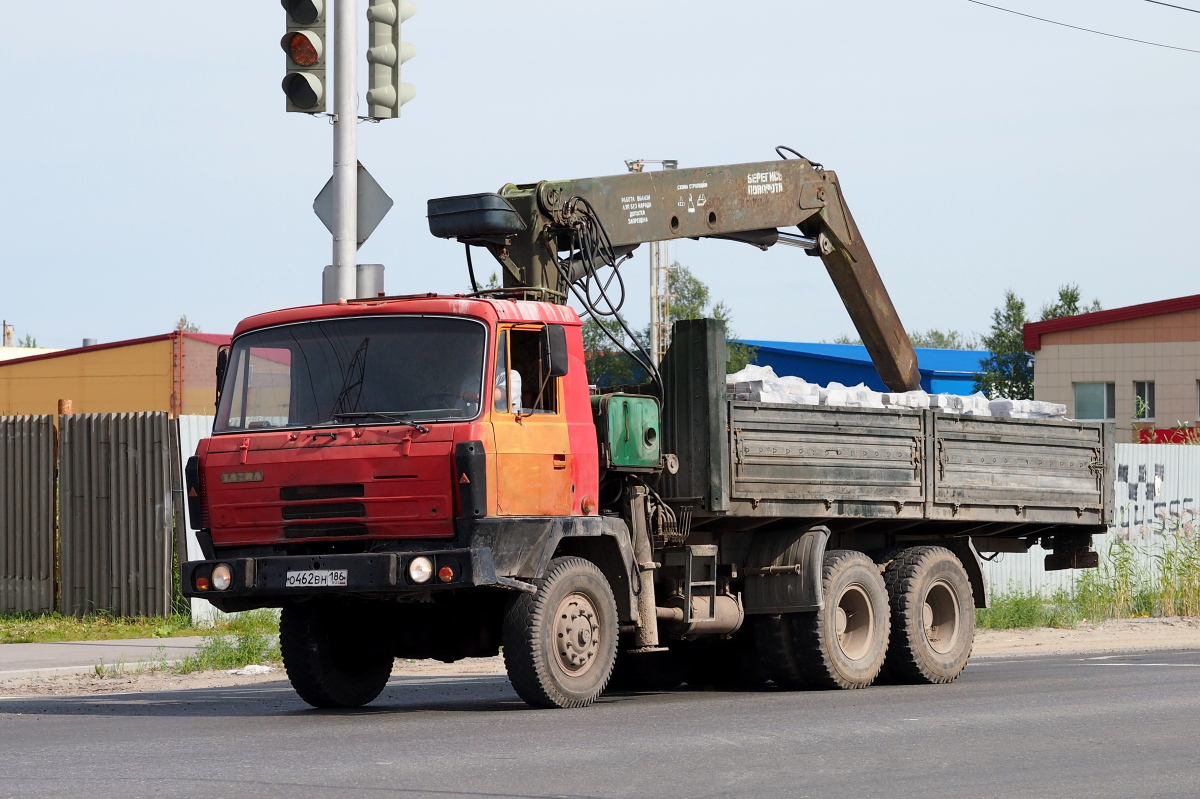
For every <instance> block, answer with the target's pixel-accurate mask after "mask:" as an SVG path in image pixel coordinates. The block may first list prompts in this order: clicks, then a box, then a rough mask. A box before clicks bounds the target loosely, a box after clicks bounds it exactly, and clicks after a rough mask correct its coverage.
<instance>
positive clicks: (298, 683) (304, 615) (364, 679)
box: [279, 603, 394, 708]
mask: <svg viewBox="0 0 1200 799" xmlns="http://www.w3.org/2000/svg"><path fill="white" fill-rule="evenodd" d="M372 627H373V625H372V624H371V623H370V620H369V616H368V617H365V618H364V617H362V616H358V617H356V616H355V615H354V611H353V610H350V611H346V612H343V613H338V612H336V611H335V610H334V609H332V608H328V607H323V606H321V605H318V604H316V603H311V604H303V605H285V606H284V608H283V610H282V612H281V613H280V617H279V648H280V650H281V652H282V654H283V667H284V670H285V671H286V672H287V676H288V679H289V680H290V681H291V683H292V687H293V688H294V689H295V690H296V693H297V694H299V695H300V698H301V699H303V700H304V701H305V702H307V703H308V704H310V705H312V706H313V707H319V708H339V707H361V706H362V705H365V704H367V703H368V702H370V701H372V700H373V699H375V697H377V696H379V694H380V693H382V692H383V689H384V686H386V685H387V681H388V677H390V676H391V673H392V662H393V660H394V659H393V658H392V654H391V651H390V650H388V649H387V648H386V646H385V645H384V644H383V642H382V641H380V640H379V630H378V629H372Z"/></svg>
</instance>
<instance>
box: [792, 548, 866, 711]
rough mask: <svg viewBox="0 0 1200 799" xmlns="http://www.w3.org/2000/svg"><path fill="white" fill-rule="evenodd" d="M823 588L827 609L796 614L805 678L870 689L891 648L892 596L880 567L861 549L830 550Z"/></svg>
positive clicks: (794, 627) (794, 620) (795, 633)
mask: <svg viewBox="0 0 1200 799" xmlns="http://www.w3.org/2000/svg"><path fill="white" fill-rule="evenodd" d="M821 588H822V594H821V595H822V596H823V597H824V600H825V606H824V607H823V608H822V609H821V610H818V611H817V612H815V613H796V614H792V616H791V620H792V637H793V641H794V642H795V644H796V645H797V654H798V655H799V658H800V661H801V668H800V670H801V672H802V673H803V675H804V679H805V681H806V682H808V683H809V684H811V685H813V686H815V687H819V688H866V687H867V686H868V685H870V684H871V683H872V682H874V681H875V678H876V677H877V676H879V671H880V669H882V668H883V661H884V656H885V655H886V654H887V647H888V632H889V627H890V624H889V613H888V595H887V589H886V588H885V587H884V583H883V576H882V575H880V573H879V567H878V566H876V565H875V564H874V563H873V562H872V561H871V559H870V558H868V557H867V556H866V555H864V554H863V553H861V552H854V551H852V550H835V551H832V552H826V553H825V560H824V564H823V568H822V571H821Z"/></svg>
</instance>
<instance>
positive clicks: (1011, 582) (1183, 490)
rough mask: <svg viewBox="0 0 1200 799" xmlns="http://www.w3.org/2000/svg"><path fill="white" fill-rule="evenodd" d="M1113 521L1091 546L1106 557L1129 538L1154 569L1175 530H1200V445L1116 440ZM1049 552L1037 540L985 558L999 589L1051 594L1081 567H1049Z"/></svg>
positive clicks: (1193, 532)
mask: <svg viewBox="0 0 1200 799" xmlns="http://www.w3.org/2000/svg"><path fill="white" fill-rule="evenodd" d="M1111 474H1113V475H1114V479H1115V493H1116V504H1115V508H1114V518H1115V524H1114V525H1113V526H1112V527H1110V528H1109V531H1108V533H1107V534H1105V535H1098V536H1096V537H1095V539H1094V542H1093V546H1095V548H1096V551H1098V552H1099V553H1100V558H1101V560H1102V561H1103V560H1104V559H1105V558H1106V556H1107V555H1108V552H1109V550H1110V548H1111V547H1112V546H1113V545H1114V544H1117V543H1118V542H1123V543H1125V544H1129V545H1130V547H1131V549H1132V551H1133V552H1134V556H1135V558H1136V560H1137V562H1138V565H1139V566H1140V567H1141V568H1142V569H1143V570H1144V571H1145V572H1146V573H1153V572H1154V570H1155V568H1156V567H1157V563H1158V560H1157V556H1159V555H1161V553H1162V552H1163V549H1164V548H1165V547H1168V546H1171V545H1172V544H1173V543H1174V541H1175V539H1176V536H1184V537H1188V538H1190V537H1192V536H1195V535H1196V534H1197V533H1198V532H1200V518H1198V516H1200V505H1198V503H1200V445H1193V444H1117V446H1116V463H1115V464H1114V468H1113V470H1112V472H1111ZM1046 554H1047V552H1046V551H1045V550H1044V549H1042V548H1041V547H1038V546H1035V547H1033V548H1032V549H1031V550H1030V551H1029V552H1027V553H1022V554H1019V555H1014V554H1002V555H999V556H997V558H996V560H995V561H994V562H992V563H985V564H984V574H985V576H986V577H987V580H988V583H989V584H990V586H991V590H992V593H993V594H995V593H997V592H999V593H1005V592H1012V591H1024V592H1034V593H1043V594H1046V595H1049V594H1052V593H1053V592H1054V591H1055V590H1057V589H1059V588H1068V589H1069V588H1070V587H1071V586H1073V585H1074V582H1075V580H1076V578H1077V577H1078V575H1079V574H1080V572H1077V571H1070V570H1068V571H1057V572H1047V571H1046V569H1045V567H1044V561H1045V556H1046Z"/></svg>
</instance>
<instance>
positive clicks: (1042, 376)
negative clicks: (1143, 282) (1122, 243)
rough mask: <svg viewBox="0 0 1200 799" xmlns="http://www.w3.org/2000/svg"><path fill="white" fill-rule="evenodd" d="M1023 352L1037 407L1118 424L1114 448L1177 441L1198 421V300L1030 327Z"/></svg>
mask: <svg viewBox="0 0 1200 799" xmlns="http://www.w3.org/2000/svg"><path fill="white" fill-rule="evenodd" d="M1025 349H1026V350H1027V351H1028V352H1032V353H1033V355H1034V358H1035V359H1036V360H1035V362H1034V370H1033V375H1034V378H1033V395H1034V398H1035V399H1039V400H1046V401H1048V402H1061V403H1063V404H1065V405H1066V406H1067V414H1068V415H1069V416H1070V417H1071V418H1073V419H1105V420H1109V421H1113V422H1115V423H1116V428H1117V440H1118V441H1138V440H1140V441H1143V442H1154V441H1172V440H1179V439H1180V437H1181V436H1189V437H1190V436H1191V435H1192V432H1191V429H1192V428H1194V427H1195V426H1196V424H1197V420H1198V419H1200V295H1194V296H1191V297H1180V298H1178V299H1173V300H1162V301H1160V302H1150V303H1145V304H1144V305H1131V306H1128V307H1126V308H1114V309H1112V310H1109V311H1098V312H1096V313H1089V314H1080V315H1078V316H1068V317H1064V318H1062V319H1051V320H1049V321H1046V322H1033V323H1030V324H1027V325H1025ZM1180 428H1188V429H1187V430H1186V431H1181V430H1180ZM1135 431H1137V432H1135Z"/></svg>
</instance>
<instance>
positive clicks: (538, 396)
mask: <svg viewBox="0 0 1200 799" xmlns="http://www.w3.org/2000/svg"><path fill="white" fill-rule="evenodd" d="M506 333H507V334H508V369H509V370H510V371H511V372H515V373H516V375H519V378H516V377H515V376H514V379H512V380H510V381H509V382H511V383H513V384H514V385H513V389H512V393H513V395H514V397H513V399H515V398H516V397H515V395H516V393H517V392H518V391H519V393H520V403H519V404H520V409H521V410H520V412H521V413H558V380H557V378H552V377H550V375H549V372H548V371H547V369H546V361H547V357H546V352H545V351H544V350H545V337H544V336H543V335H542V330H541V329H540V328H538V329H533V330H508V331H506ZM503 335H504V334H503V333H502V334H501V336H503ZM499 374H500V371H499V359H497V375H499ZM518 386H519V388H518ZM514 404H516V403H514Z"/></svg>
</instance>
